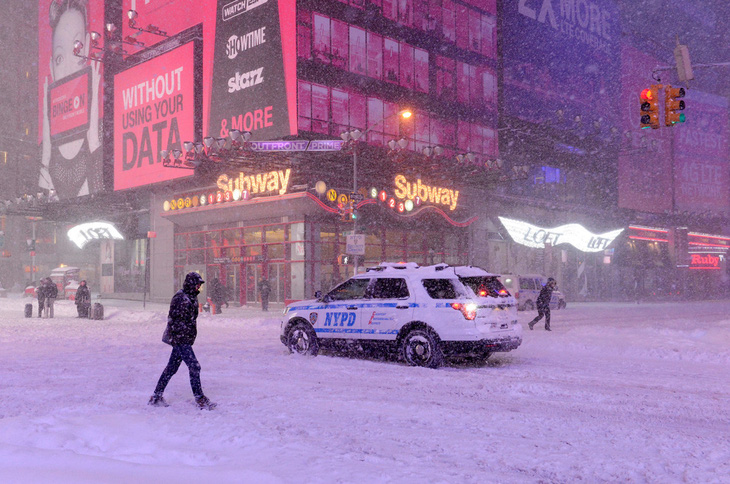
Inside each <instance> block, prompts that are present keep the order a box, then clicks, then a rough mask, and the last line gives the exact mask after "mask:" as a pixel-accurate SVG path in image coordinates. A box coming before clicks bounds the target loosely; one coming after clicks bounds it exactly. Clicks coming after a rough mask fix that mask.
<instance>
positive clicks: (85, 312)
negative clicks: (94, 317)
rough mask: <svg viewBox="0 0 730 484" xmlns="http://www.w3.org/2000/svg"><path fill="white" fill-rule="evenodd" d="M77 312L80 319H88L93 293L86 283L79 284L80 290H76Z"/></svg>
mask: <svg viewBox="0 0 730 484" xmlns="http://www.w3.org/2000/svg"><path fill="white" fill-rule="evenodd" d="M75 303H76V312H77V313H78V316H77V317H78V318H88V317H89V309H91V292H90V291H89V286H87V285H86V281H81V282H79V288H78V289H76V297H75Z"/></svg>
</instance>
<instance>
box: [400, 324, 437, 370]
mask: <svg viewBox="0 0 730 484" xmlns="http://www.w3.org/2000/svg"><path fill="white" fill-rule="evenodd" d="M402 354H403V359H404V360H405V361H406V363H408V364H409V365H412V366H425V367H428V368H438V367H439V366H441V364H443V359H444V356H443V353H442V352H441V348H440V347H439V343H438V341H437V340H436V338H435V337H434V335H433V334H432V333H431V332H430V331H427V330H423V329H414V330H413V331H411V332H410V333H408V334H407V335H406V337H405V338H403V343H402Z"/></svg>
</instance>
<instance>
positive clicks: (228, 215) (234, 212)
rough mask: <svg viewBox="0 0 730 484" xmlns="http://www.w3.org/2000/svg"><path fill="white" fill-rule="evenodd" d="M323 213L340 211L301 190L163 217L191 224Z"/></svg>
mask: <svg viewBox="0 0 730 484" xmlns="http://www.w3.org/2000/svg"><path fill="white" fill-rule="evenodd" d="M323 212H332V213H337V210H336V209H332V208H330V207H328V206H327V205H325V204H324V203H322V202H321V201H320V200H319V199H318V198H317V197H315V196H314V195H312V194H311V193H309V192H297V193H287V194H285V195H277V196H270V197H256V198H252V199H250V200H239V201H237V202H223V203H214V204H211V205H204V206H198V207H191V208H184V209H178V210H169V211H167V212H162V213H161V216H162V217H165V218H166V219H168V220H170V221H171V222H173V223H175V224H177V225H181V226H184V227H191V226H196V225H205V224H211V223H215V224H218V223H231V222H239V221H249V220H260V219H267V218H280V217H285V216H290V217H295V218H303V217H304V216H305V215H312V214H315V213H320V214H321V213H323Z"/></svg>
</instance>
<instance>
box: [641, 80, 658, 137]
mask: <svg viewBox="0 0 730 484" xmlns="http://www.w3.org/2000/svg"><path fill="white" fill-rule="evenodd" d="M639 103H640V104H639V108H640V115H641V118H640V120H639V121H640V126H641V128H642V129H645V128H652V129H659V89H658V87H657V86H652V87H650V88H648V89H644V90H643V91H641V94H639Z"/></svg>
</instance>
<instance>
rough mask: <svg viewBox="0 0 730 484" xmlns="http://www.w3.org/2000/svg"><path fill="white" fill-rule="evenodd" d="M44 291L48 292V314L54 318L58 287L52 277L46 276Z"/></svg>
mask: <svg viewBox="0 0 730 484" xmlns="http://www.w3.org/2000/svg"><path fill="white" fill-rule="evenodd" d="M43 291H44V292H45V293H46V316H47V317H49V318H53V304H54V303H55V302H56V298H57V297H58V287H57V286H56V283H55V282H53V281H52V280H51V278H50V277H46V283H45V284H44V285H43Z"/></svg>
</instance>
